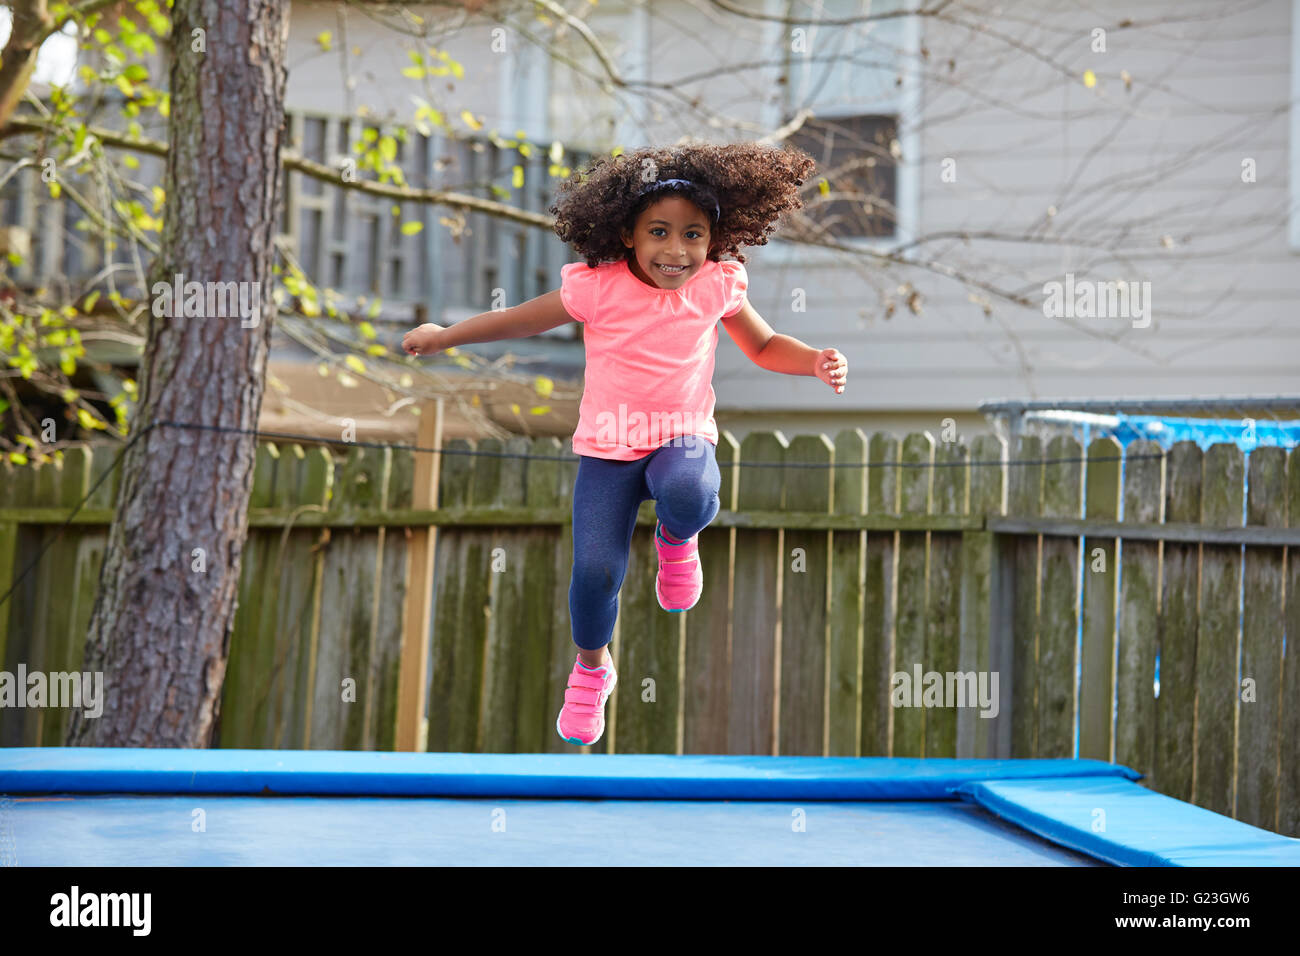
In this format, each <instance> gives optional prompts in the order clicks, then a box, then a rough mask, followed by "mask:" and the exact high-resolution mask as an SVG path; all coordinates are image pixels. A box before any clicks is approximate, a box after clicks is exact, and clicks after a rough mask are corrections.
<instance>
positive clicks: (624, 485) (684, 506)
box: [569, 435, 722, 651]
mask: <svg viewBox="0 0 1300 956" xmlns="http://www.w3.org/2000/svg"><path fill="white" fill-rule="evenodd" d="M674 442H677V443H676V444H674ZM579 459H580V460H579V462H578V476H577V478H576V479H575V481H574V484H573V580H572V581H571V582H570V584H569V617H570V619H571V621H572V624H573V642H574V643H575V644H577V645H578V647H580V648H582V649H583V650H588V651H595V650H599V649H600V648H602V647H604V646H605V645H606V644H608V643H609V639H610V635H611V634H613V633H614V621H615V619H616V618H617V617H618V592H619V589H620V588H621V587H622V586H623V577H624V575H626V574H627V559H628V552H629V550H630V549H631V546H632V531H633V529H634V528H635V527H636V515H637V511H638V510H639V509H640V507H641V502H643V501H645V500H646V499H647V498H653V499H654V500H655V516H656V517H657V518H658V519H659V521H660V522H661V523H662V524H663V527H664V530H665V531H667V532H668V534H670V535H671V536H672V537H674V538H677V539H678V540H685V539H686V538H689V537H691V536H692V535H694V534H698V533H699V532H700V530H701V529H703V528H705V527H706V526H707V525H708V523H709V522H710V521H712V520H713V519H714V518H715V517H717V514H718V489H719V487H720V486H721V484H722V476H721V474H720V473H719V472H718V461H717V457H716V453H715V452H714V448H713V443H712V442H710V441H709V440H708V439H706V438H700V437H698V436H693V435H688V436H686V437H684V438H681V439H670V440H669V441H668V442H666V443H664V444H663V445H660V446H659V447H658V448H656V449H655V450H654V451H652V452H651V453H650V454H648V455H646V456H645V457H644V458H638V459H636V460H635V461H611V460H610V459H607V458H593V457H590V456H588V455H580V456H579Z"/></svg>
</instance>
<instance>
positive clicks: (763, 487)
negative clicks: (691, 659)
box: [727, 431, 790, 755]
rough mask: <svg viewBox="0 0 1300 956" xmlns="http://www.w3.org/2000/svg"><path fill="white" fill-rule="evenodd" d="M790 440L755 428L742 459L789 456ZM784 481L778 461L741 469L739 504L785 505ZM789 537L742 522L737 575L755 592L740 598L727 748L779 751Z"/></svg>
mask: <svg viewBox="0 0 1300 956" xmlns="http://www.w3.org/2000/svg"><path fill="white" fill-rule="evenodd" d="M789 448H790V443H789V442H788V441H786V438H785V436H784V435H782V434H781V433H780V432H770V431H755V432H750V433H749V434H748V435H746V436H745V440H744V441H742V442H741V443H740V461H741V463H742V464H743V463H744V462H775V463H782V462H784V461H785V460H786V453H787V451H788V450H789ZM783 487H784V481H783V480H782V478H781V469H780V468H777V467H751V468H744V467H742V468H741V469H740V477H739V490H738V507H739V508H740V510H741V511H780V510H781V508H782V507H783V505H784V503H783V501H782V489H783ZM783 546H784V541H783V540H782V531H781V530H780V529H776V530H769V529H759V528H738V529H737V531H736V580H737V581H744V582H745V583H746V585H747V587H748V589H749V594H750V595H751V597H750V598H749V599H748V600H739V599H738V600H737V601H736V602H735V608H734V611H733V615H734V617H733V624H732V630H733V633H734V634H735V635H736V637H735V639H734V640H733V641H732V644H731V700H730V702H729V705H730V709H729V711H728V714H727V752H728V753H733V754H765V755H766V754H774V753H775V752H776V750H775V748H776V737H775V728H774V726H773V725H774V722H775V721H776V720H777V719H779V715H778V714H777V713H776V702H775V691H776V685H775V682H776V666H777V661H778V659H779V658H778V654H779V653H780V645H779V638H780V634H779V628H780V619H779V618H778V616H777V607H776V596H777V595H778V594H779V593H780V589H781V586H782V577H783V575H782V572H783V570H784V561H783V558H782V552H783Z"/></svg>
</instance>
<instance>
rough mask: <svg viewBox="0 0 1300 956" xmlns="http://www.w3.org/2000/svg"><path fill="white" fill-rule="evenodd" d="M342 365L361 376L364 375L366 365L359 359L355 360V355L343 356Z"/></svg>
mask: <svg viewBox="0 0 1300 956" xmlns="http://www.w3.org/2000/svg"><path fill="white" fill-rule="evenodd" d="M343 364H344V365H346V366H347V367H348V368H350V369H352V371H354V372H356V373H358V374H361V375H364V374H365V371H366V364H365V363H364V362H363V361H361V359H359V358H357V357H356V356H355V355H345V356H344V357H343Z"/></svg>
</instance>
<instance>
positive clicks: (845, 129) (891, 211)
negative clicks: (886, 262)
mask: <svg viewBox="0 0 1300 956" xmlns="http://www.w3.org/2000/svg"><path fill="white" fill-rule="evenodd" d="M897 128H898V120H897V117H895V116H845V117H842V118H839V119H817V120H813V121H810V122H807V123H805V124H804V125H803V126H802V127H801V128H800V129H799V130H798V131H797V132H796V133H795V134H794V135H793V136H791V137H790V139H789V140H788V142H789V144H790V145H792V146H797V147H798V148H800V149H802V150H804V151H805V152H807V153H808V154H809V155H810V156H812V158H813V159H815V160H816V161H817V169H818V172H819V174H820V177H824V178H825V179H826V181H827V184H828V189H827V191H826V193H825V195H824V196H819V195H817V194H813V195H812V196H811V197H809V198H808V199H807V201H806V202H805V206H804V208H805V212H806V214H807V216H808V218H809V219H810V220H811V221H812V223H813V224H814V225H815V226H816V227H817V228H818V229H819V230H820V231H821V234H822V236H824V237H826V238H835V239H848V238H864V237H868V238H878V237H892V236H894V235H895V232H896V226H897V221H898V212H897V206H898V201H897V197H898V189H897V185H898V175H897V168H896V165H895V158H896V156H897V155H898V153H899V152H900V148H899V145H898V133H897Z"/></svg>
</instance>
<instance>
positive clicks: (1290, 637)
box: [0, 448, 1300, 837]
mask: <svg viewBox="0 0 1300 956" xmlns="http://www.w3.org/2000/svg"><path fill="white" fill-rule="evenodd" d="M1286 501H1287V527H1289V528H1300V448H1292V449H1291V451H1290V452H1288V453H1287V466H1286ZM1286 575H1287V577H1286V634H1287V640H1286V642H1285V655H1286V656H1285V658H1284V659H1283V661H1282V713H1281V715H1280V720H1279V721H1278V735H1279V737H1280V741H1281V753H1280V754H1279V755H1278V764H1277V766H1278V788H1277V804H1278V822H1277V832H1278V833H1284V834H1286V835H1287V836H1293V837H1300V548H1297V547H1289V548H1287V569H1286ZM0 580H3V577H2V576H0Z"/></svg>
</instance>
